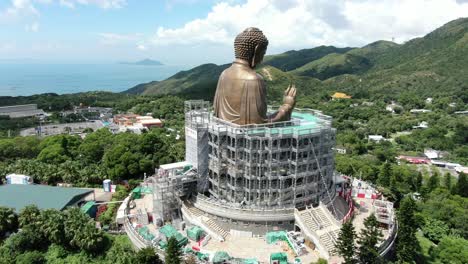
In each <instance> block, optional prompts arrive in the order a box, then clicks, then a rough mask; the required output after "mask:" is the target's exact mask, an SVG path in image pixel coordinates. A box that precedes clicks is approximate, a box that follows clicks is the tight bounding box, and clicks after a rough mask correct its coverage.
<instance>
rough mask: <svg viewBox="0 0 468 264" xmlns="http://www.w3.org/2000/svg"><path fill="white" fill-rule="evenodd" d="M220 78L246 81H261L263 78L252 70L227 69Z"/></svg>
mask: <svg viewBox="0 0 468 264" xmlns="http://www.w3.org/2000/svg"><path fill="white" fill-rule="evenodd" d="M221 76H222V77H225V78H226V77H227V78H229V79H231V78H232V79H240V80H246V81H258V80H263V77H262V76H261V75H260V74H258V73H257V72H256V71H255V70H252V69H247V70H246V69H239V68H227V69H226V70H224V71H223V73H222V74H221Z"/></svg>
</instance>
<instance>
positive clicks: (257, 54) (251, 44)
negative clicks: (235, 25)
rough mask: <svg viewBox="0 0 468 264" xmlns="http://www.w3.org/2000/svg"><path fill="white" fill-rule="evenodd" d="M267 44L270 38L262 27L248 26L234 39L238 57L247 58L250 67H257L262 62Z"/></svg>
mask: <svg viewBox="0 0 468 264" xmlns="http://www.w3.org/2000/svg"><path fill="white" fill-rule="evenodd" d="M267 46H268V39H267V38H266V37H265V35H263V32H262V31H261V30H260V29H258V28H254V27H250V28H247V29H245V30H244V31H242V32H241V33H240V34H239V35H237V37H236V39H235V40H234V51H235V55H236V59H243V60H246V61H248V62H249V65H250V67H252V68H255V66H257V65H258V64H259V63H261V62H262V60H263V56H265V52H266V50H267Z"/></svg>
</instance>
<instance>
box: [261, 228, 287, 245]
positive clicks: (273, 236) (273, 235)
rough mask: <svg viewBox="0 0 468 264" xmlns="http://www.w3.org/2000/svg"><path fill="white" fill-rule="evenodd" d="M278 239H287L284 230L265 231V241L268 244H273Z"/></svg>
mask: <svg viewBox="0 0 468 264" xmlns="http://www.w3.org/2000/svg"><path fill="white" fill-rule="evenodd" d="M278 240H282V241H286V240H288V235H287V233H286V232H285V231H276V232H268V233H266V241H267V243H268V244H274V243H276V241H278Z"/></svg>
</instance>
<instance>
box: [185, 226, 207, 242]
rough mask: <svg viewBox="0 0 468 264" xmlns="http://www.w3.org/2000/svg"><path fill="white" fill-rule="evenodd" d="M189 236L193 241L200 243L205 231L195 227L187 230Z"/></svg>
mask: <svg viewBox="0 0 468 264" xmlns="http://www.w3.org/2000/svg"><path fill="white" fill-rule="evenodd" d="M187 236H188V238H190V239H191V240H194V241H198V240H200V239H201V238H202V236H203V229H201V228H200V227H199V226H194V227H192V228H189V229H187Z"/></svg>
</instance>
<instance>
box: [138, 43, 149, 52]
mask: <svg viewBox="0 0 468 264" xmlns="http://www.w3.org/2000/svg"><path fill="white" fill-rule="evenodd" d="M137 49H138V50H141V51H145V50H147V48H146V46H145V45H143V44H138V45H137Z"/></svg>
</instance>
